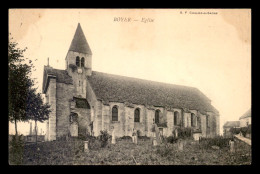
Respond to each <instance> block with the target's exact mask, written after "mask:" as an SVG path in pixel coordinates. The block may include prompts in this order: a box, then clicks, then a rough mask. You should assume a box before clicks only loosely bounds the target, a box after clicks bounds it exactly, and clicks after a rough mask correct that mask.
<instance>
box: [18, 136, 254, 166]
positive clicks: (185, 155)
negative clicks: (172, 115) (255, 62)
mask: <svg viewBox="0 0 260 174" xmlns="http://www.w3.org/2000/svg"><path fill="white" fill-rule="evenodd" d="M110 142H111V140H109V142H108V144H107V145H106V147H103V148H101V142H100V141H99V140H98V139H96V138H94V137H93V138H92V139H91V140H89V151H88V152H84V141H81V140H70V141H54V142H43V143H39V144H38V145H35V144H31V145H25V146H24V150H23V158H22V159H23V160H22V164H25V165H136V164H137V165H244V164H250V163H251V147H250V146H248V145H246V144H244V143H243V142H236V144H235V150H236V152H235V153H231V152H229V147H227V146H226V145H225V146H224V145H223V147H221V148H219V149H217V150H216V149H212V148H210V147H209V145H207V144H206V143H205V142H206V141H204V143H201V144H200V143H199V142H195V141H193V140H189V139H187V140H185V141H184V148H183V151H179V150H178V146H177V143H173V144H171V143H162V144H161V145H159V146H156V147H154V146H152V141H151V140H150V139H149V138H142V139H139V141H138V144H137V145H135V144H133V143H132V140H131V139H130V138H128V137H125V138H120V139H118V140H117V143H116V144H111V143H110ZM224 144H225V143H224Z"/></svg>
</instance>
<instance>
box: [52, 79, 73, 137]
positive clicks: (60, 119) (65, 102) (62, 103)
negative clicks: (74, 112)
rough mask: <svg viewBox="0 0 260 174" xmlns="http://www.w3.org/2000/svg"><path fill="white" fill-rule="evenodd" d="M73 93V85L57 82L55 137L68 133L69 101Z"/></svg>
mask: <svg viewBox="0 0 260 174" xmlns="http://www.w3.org/2000/svg"><path fill="white" fill-rule="evenodd" d="M73 93H74V87H73V85H71V84H64V83H57V100H56V101H57V104H56V106H57V137H61V136H64V135H68V133H69V128H70V122H69V116H70V113H71V111H70V101H71V100H72V99H73Z"/></svg>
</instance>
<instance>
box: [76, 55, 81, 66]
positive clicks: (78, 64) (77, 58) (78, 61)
mask: <svg viewBox="0 0 260 174" xmlns="http://www.w3.org/2000/svg"><path fill="white" fill-rule="evenodd" d="M76 65H77V67H79V66H80V60H79V56H77V57H76Z"/></svg>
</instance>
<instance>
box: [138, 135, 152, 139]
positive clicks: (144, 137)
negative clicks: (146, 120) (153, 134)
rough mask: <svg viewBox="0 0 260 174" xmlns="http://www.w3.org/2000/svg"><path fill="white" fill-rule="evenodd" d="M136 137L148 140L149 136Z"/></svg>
mask: <svg viewBox="0 0 260 174" xmlns="http://www.w3.org/2000/svg"><path fill="white" fill-rule="evenodd" d="M138 139H139V140H150V137H147V136H139V137H138Z"/></svg>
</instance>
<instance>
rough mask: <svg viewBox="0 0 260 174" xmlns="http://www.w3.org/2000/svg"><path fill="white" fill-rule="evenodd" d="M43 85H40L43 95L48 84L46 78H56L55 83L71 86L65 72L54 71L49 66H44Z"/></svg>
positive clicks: (70, 79) (71, 82)
mask: <svg viewBox="0 0 260 174" xmlns="http://www.w3.org/2000/svg"><path fill="white" fill-rule="evenodd" d="M43 71H44V72H43V83H42V91H43V93H44V94H45V93H46V90H47V88H46V87H47V86H48V83H49V80H48V78H47V77H48V76H52V77H55V78H56V82H58V83H65V84H73V80H72V78H71V77H70V76H69V75H68V72H67V71H66V70H59V69H54V68H51V67H49V66H44V70H43Z"/></svg>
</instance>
